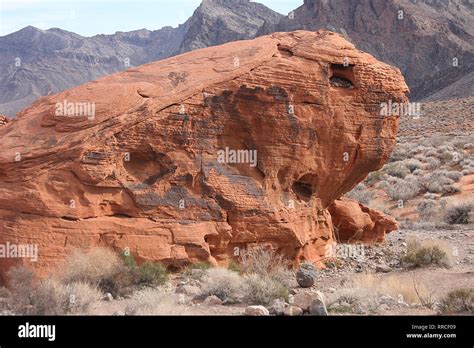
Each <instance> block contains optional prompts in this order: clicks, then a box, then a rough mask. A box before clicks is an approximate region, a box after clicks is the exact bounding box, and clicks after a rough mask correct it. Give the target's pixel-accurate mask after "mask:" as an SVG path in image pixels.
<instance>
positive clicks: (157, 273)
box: [136, 262, 168, 285]
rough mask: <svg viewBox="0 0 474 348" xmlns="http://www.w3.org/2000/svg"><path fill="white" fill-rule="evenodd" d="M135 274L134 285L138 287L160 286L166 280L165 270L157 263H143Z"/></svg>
mask: <svg viewBox="0 0 474 348" xmlns="http://www.w3.org/2000/svg"><path fill="white" fill-rule="evenodd" d="M136 272H137V274H136V283H137V284H139V285H162V284H164V283H166V282H167V280H168V274H167V273H166V268H165V267H164V266H163V265H162V264H161V263H159V262H145V263H144V264H142V265H140V266H139V267H138V268H137V271H136Z"/></svg>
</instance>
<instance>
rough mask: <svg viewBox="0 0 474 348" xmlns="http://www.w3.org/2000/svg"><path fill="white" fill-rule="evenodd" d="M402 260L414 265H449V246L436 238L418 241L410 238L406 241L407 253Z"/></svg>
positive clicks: (450, 259) (450, 262)
mask: <svg viewBox="0 0 474 348" xmlns="http://www.w3.org/2000/svg"><path fill="white" fill-rule="evenodd" d="M403 262H404V263H406V264H408V265H410V266H414V267H421V266H427V265H439V266H445V267H449V266H451V264H452V252H451V248H449V246H448V245H446V244H445V243H444V242H442V241H440V240H436V239H425V240H422V241H420V240H419V239H416V238H411V239H409V240H408V241H407V253H406V255H405V256H404V257H403Z"/></svg>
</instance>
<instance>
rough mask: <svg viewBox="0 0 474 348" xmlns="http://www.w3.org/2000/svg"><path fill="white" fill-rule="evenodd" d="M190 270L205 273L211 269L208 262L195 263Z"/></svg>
mask: <svg viewBox="0 0 474 348" xmlns="http://www.w3.org/2000/svg"><path fill="white" fill-rule="evenodd" d="M191 268H192V269H200V270H203V271H205V270H206V269H209V268H211V265H210V264H209V263H208V262H196V263H193V264H192V265H191Z"/></svg>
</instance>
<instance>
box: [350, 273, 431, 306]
mask: <svg viewBox="0 0 474 348" xmlns="http://www.w3.org/2000/svg"><path fill="white" fill-rule="evenodd" d="M352 286H353V287H354V288H360V289H365V290H371V291H373V292H374V293H378V294H387V295H390V296H393V297H395V298H398V297H400V295H401V296H402V297H403V301H405V302H406V303H409V304H412V303H416V304H418V303H419V304H428V302H431V296H432V293H431V292H430V291H429V290H428V288H427V287H426V286H425V285H424V284H423V283H421V282H417V281H416V280H414V279H413V278H412V277H409V276H406V275H398V274H396V275H391V276H388V277H380V278H379V277H376V276H375V275H373V274H361V275H357V276H355V277H354V278H353V279H352Z"/></svg>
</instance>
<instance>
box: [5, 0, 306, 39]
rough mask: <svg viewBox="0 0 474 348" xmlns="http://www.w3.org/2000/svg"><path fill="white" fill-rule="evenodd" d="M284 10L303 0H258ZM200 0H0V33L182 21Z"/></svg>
mask: <svg viewBox="0 0 474 348" xmlns="http://www.w3.org/2000/svg"><path fill="white" fill-rule="evenodd" d="M255 2H260V3H263V4H265V5H266V6H268V7H270V8H271V9H273V10H274V11H277V12H280V13H282V14H285V15H286V14H288V13H289V12H290V11H291V10H294V9H295V8H297V7H298V6H300V5H302V3H303V0H259V1H255ZM200 3H201V0H0V36H3V35H6V34H10V33H12V32H15V31H17V30H19V29H21V28H24V27H26V26H28V25H32V26H34V27H37V28H40V29H49V28H61V29H64V30H68V31H72V32H75V33H78V34H81V35H84V36H92V35H95V34H113V33H115V32H116V31H131V30H136V29H142V28H146V29H150V30H155V29H159V28H161V27H163V26H167V25H171V26H173V27H175V26H177V25H178V24H181V23H184V22H185V21H186V19H188V18H189V17H190V16H191V15H192V14H193V12H194V10H195V9H196V7H198V6H199V4H200Z"/></svg>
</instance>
